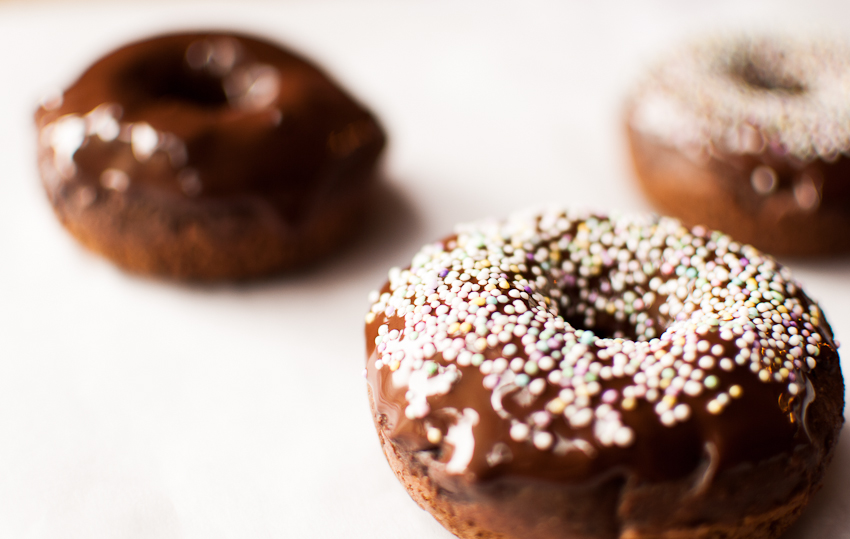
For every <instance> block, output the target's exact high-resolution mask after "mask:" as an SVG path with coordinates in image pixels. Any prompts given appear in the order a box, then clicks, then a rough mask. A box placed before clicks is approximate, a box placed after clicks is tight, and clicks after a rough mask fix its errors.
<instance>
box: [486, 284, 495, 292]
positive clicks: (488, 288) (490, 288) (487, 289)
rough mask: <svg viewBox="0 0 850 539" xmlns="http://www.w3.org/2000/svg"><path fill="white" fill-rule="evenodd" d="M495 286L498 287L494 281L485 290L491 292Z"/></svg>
mask: <svg viewBox="0 0 850 539" xmlns="http://www.w3.org/2000/svg"><path fill="white" fill-rule="evenodd" d="M494 288H496V285H494V284H493V283H490V284H488V285H487V286H485V287H484V290H486V291H487V292H489V291H491V290H493V289H494Z"/></svg>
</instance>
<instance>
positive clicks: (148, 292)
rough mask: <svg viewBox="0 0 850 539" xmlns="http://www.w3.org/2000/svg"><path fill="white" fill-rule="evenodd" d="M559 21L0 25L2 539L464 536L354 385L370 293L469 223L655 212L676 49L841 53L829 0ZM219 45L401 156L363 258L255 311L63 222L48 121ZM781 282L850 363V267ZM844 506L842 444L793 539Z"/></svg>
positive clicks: (146, 17) (3, 20) (262, 296)
mask: <svg viewBox="0 0 850 539" xmlns="http://www.w3.org/2000/svg"><path fill="white" fill-rule="evenodd" d="M565 3H566V2H548V3H546V2H514V3H507V2H491V1H483V0H482V1H476V2H471V1H463V2H448V1H436V2H435V1H424V0H423V1H421V2H415V3H414V2H389V1H387V2H310V3H307V2H295V3H293V2H279V3H277V2H267V3H257V2H232V3H212V2H205V3H195V4H186V3H178V4H175V5H172V6H166V5H165V4H160V3H152V4H130V3H125V4H106V3H101V4H95V3H92V4H87V3H79V4H76V3H74V4H72V3H59V4H36V3H27V4H5V5H2V6H0V73H2V81H3V84H2V86H0V148H2V157H0V537H2V538H6V537H8V538H25V537H36V538H86V539H100V538H134V539H135V538H151V539H165V538H178V537H179V538H204V539H208V538H231V537H232V538H245V537H251V538H265V537H270V538H271V537H274V538H278V537H293V538H303V537H318V538H336V537H354V538H368V539H383V538H386V539H390V538H392V539H403V538H417V539H419V538H424V539H430V538H433V539H439V538H443V539H445V538H448V537H450V536H449V534H448V533H447V532H445V531H444V530H443V529H442V528H441V527H440V526H439V525H438V524H436V522H434V521H433V520H432V519H431V517H430V516H428V515H427V514H426V513H425V512H423V511H421V510H420V509H418V508H417V507H416V505H415V504H414V503H413V502H412V501H411V500H410V499H409V498H408V496H407V495H406V493H405V492H404V490H403V488H402V487H401V486H400V485H399V484H398V482H397V481H396V479H395V477H394V476H393V475H392V473H391V471H390V469H389V467H388V466H387V464H386V462H385V461H384V457H383V455H382V454H381V451H380V448H379V445H378V441H377V436H376V435H375V432H374V429H373V426H372V424H371V419H370V416H369V411H368V405H367V402H366V396H365V387H364V385H365V382H364V381H363V379H362V378H361V370H362V366H363V362H364V352H363V345H364V343H363V336H362V326H363V315H364V314H365V312H366V309H367V308H368V305H367V300H366V296H367V294H368V292H369V291H370V290H371V289H373V288H376V287H377V286H379V285H380V284H381V283H382V281H383V279H384V277H385V275H386V270H387V269H388V268H389V267H390V266H391V265H394V264H398V265H402V264H405V263H406V261H407V260H409V258H410V257H411V255H412V254H413V253H414V252H415V250H416V249H417V248H418V247H419V246H420V245H421V244H422V243H424V242H426V241H429V240H432V239H435V238H438V237H440V236H442V235H444V234H446V233H447V232H449V231H450V230H451V228H452V226H453V225H454V224H455V223H456V222H458V221H464V220H470V219H475V218H479V217H485V216H491V215H505V214H507V213H509V212H510V211H513V210H516V209H519V208H521V207H526V206H533V205H540V204H542V203H549V202H557V203H562V204H573V205H579V206H591V207H595V208H601V209H607V210H609V209H619V210H646V209H648V208H649V206H648V205H647V203H646V201H645V200H644V199H643V197H642V195H641V194H640V193H639V192H638V191H637V190H636V188H635V187H634V185H633V183H632V182H631V171H630V169H629V166H628V160H627V158H626V154H625V144H624V140H623V136H622V130H621V126H620V123H619V122H620V118H619V114H620V104H621V102H622V97H623V95H624V94H625V92H627V90H628V87H629V84H630V82H631V81H633V80H634V78H635V76H636V75H637V74H639V73H640V71H641V69H642V67H643V66H644V65H645V64H646V62H647V61H651V60H652V59H654V58H656V57H657V56H658V54H660V53H663V51H665V50H667V49H669V48H671V47H675V46H676V45H677V44H678V43H680V42H681V39H682V38H685V37H687V36H691V35H695V34H698V33H700V32H705V31H708V30H715V29H719V28H727V27H735V28H741V27H743V28H753V27H755V28H772V27H776V26H779V27H784V28H792V29H799V28H806V29H809V30H811V29H817V28H826V29H829V30H830V31H833V32H837V33H839V34H843V35H850V4H845V5H841V3H840V2H837V1H836V2H832V3H824V2H817V3H815V2H800V3H796V4H794V3H791V4H789V3H777V2H763V3H754V4H744V5H739V4H741V3H739V2H732V1H730V2H702V1H690V0H689V1H672V0H671V1H664V2H661V1H656V2H649V3H644V4H643V5H637V4H638V3H637V2H616V3H614V2H605V3H602V2H599V3H595V4H594V5H592V6H591V5H590V3H589V2H588V3H583V4H587V5H579V4H578V3H575V4H574V5H569V6H564V5H561V4H565ZM210 26H212V27H225V28H234V29H241V30H248V31H254V32H259V33H261V34H264V35H266V36H268V37H270V38H272V39H274V40H277V41H282V42H284V43H287V44H290V45H291V46H293V47H294V48H296V49H298V50H300V51H302V52H303V53H305V54H306V55H308V56H310V57H312V58H314V59H315V60H317V61H318V62H320V63H321V64H323V65H324V66H325V67H326V68H327V69H328V70H329V71H331V72H332V73H334V74H335V75H336V77H337V78H338V79H339V80H340V81H342V82H343V83H345V84H346V85H347V86H348V87H349V88H350V89H351V90H352V91H353V92H354V93H355V94H357V95H358V96H359V97H360V99H361V100H363V101H364V102H366V103H368V104H369V105H370V106H371V107H372V108H373V109H374V110H375V111H376V113H377V114H378V115H379V116H380V117H381V118H382V120H383V123H384V125H385V127H386V129H387V131H388V132H389V135H390V140H391V144H390V146H389V148H388V154H387V159H386V167H385V169H386V177H387V182H388V184H389V185H390V191H389V192H388V193H386V194H384V195H382V200H381V201H380V206H379V207H378V210H377V211H376V213H375V215H374V221H373V224H372V226H371V228H370V230H369V234H368V235H367V236H366V237H364V238H363V239H362V240H360V241H358V242H356V243H355V244H353V245H352V246H351V247H350V248H349V249H348V250H346V251H345V252H342V253H340V255H339V256H338V257H336V258H335V259H332V260H329V261H328V262H327V263H326V264H324V265H322V266H321V267H318V268H315V269H314V270H311V271H309V272H305V273H301V274H298V275H291V276H288V277H283V278H280V279H278V280H274V281H271V282H266V283H262V284H258V285H251V286H241V287H231V286H221V287H195V286H183V285H178V284H171V283H166V282H160V281H153V280H148V279H143V278H138V277H134V276H130V275H126V274H123V273H121V272H120V271H118V270H116V269H115V268H113V267H112V266H111V265H110V264H109V263H107V262H105V261H103V260H101V259H99V258H97V257H95V256H92V255H90V254H88V253H87V252H85V251H83V250H82V249H81V248H80V247H79V246H78V245H77V244H76V243H75V242H74V241H73V240H72V239H71V238H70V236H68V235H67V234H66V233H65V232H64V231H63V230H62V228H61V227H60V226H59V224H58V223H57V221H56V220H55V219H54V218H53V215H52V213H51V210H50V208H49V206H48V204H47V202H46V200H45V197H44V195H43V193H42V191H41V187H40V185H39V183H38V179H37V173H36V168H35V164H34V162H35V158H34V139H35V133H34V129H33V127H32V124H31V115H32V112H33V111H34V109H35V106H36V103H37V101H38V98H39V97H40V96H41V95H42V94H43V93H44V92H45V91H47V90H48V89H50V88H51V87H53V86H60V87H61V86H64V85H66V84H68V83H69V82H70V81H71V80H73V78H74V77H75V76H76V75H77V74H78V73H79V72H80V71H81V70H82V69H83V68H84V67H85V66H86V65H88V64H89V63H90V62H92V61H93V60H94V59H96V58H97V57H98V56H100V55H101V54H103V53H105V52H106V51H108V50H109V49H111V48H113V47H115V46H117V45H119V44H122V43H124V42H126V41H129V40H131V39H134V38H137V37H143V36H147V35H149V34H151V33H156V32H162V31H166V30H172V29H182V28H198V27H210ZM787 262H788V263H789V264H790V266H791V267H792V268H793V269H794V270H795V272H796V276H797V277H798V279H800V280H801V281H802V282H803V283H804V285H805V286H806V287H807V289H808V291H809V292H810V294H811V295H812V296H813V297H815V298H818V299H820V301H821V305H822V307H823V309H824V310H825V312H826V313H827V317H828V319H829V320H830V321H831V322H832V324H833V327H834V330H835V333H836V335H837V336H838V338H839V339H842V340H844V341H847V342H850V312H848V306H850V259H848V258H844V259H840V260H832V261H821V262H801V261H794V260H791V261H787ZM843 352H844V356H845V358H844V361H843V365H844V369H845V371H846V372H850V351H848V350H847V349H845V350H843ZM848 507H850V431H845V433H844V436H842V439H841V443H840V445H839V447H838V455H837V457H836V459H835V462H834V465H833V467H832V468H831V471H830V473H829V477H828V478H827V482H826V486H825V488H824V489H823V491H822V492H821V493H820V494H819V495H818V496H817V497H816V499H815V501H814V502H813V504H812V506H811V507H810V508H809V510H808V511H807V512H806V514H805V516H804V517H803V520H802V521H801V522H800V523H799V524H798V525H797V526H795V527H794V528H793V530H792V531H791V532H790V533H789V534H788V535H787V537H788V538H789V539H790V538H794V539H798V538H807V537H824V538H847V537H850V514H848V513H850V512H848V511H847V509H848Z"/></svg>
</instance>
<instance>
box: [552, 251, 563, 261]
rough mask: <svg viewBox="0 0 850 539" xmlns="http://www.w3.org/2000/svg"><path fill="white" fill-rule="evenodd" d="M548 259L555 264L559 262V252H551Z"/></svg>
mask: <svg viewBox="0 0 850 539" xmlns="http://www.w3.org/2000/svg"><path fill="white" fill-rule="evenodd" d="M549 258H551V259H552V260H554V261H555V262H557V261H559V260H561V251H552V252H551V253H549Z"/></svg>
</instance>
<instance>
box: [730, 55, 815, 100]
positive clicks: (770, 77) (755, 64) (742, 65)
mask: <svg viewBox="0 0 850 539" xmlns="http://www.w3.org/2000/svg"><path fill="white" fill-rule="evenodd" d="M788 67H789V66H788V61H787V60H786V59H785V57H784V55H782V54H776V55H766V54H747V55H745V56H744V57H742V58H740V59H738V60H737V61H734V62H733V63H732V77H733V78H734V79H736V80H737V81H738V82H739V84H741V85H743V86H744V87H745V88H747V89H749V90H754V91H757V92H775V93H784V94H792V95H796V94H801V93H803V92H805V91H806V86H805V85H804V84H803V83H802V82H801V81H800V80H799V78H798V77H796V76H795V75H794V74H793V73H791V72H790V71H789V69H788Z"/></svg>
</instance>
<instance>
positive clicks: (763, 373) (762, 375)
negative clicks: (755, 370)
mask: <svg viewBox="0 0 850 539" xmlns="http://www.w3.org/2000/svg"><path fill="white" fill-rule="evenodd" d="M759 380H761V381H762V382H769V381H770V372H768V370H767V369H762V370H760V371H759Z"/></svg>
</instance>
